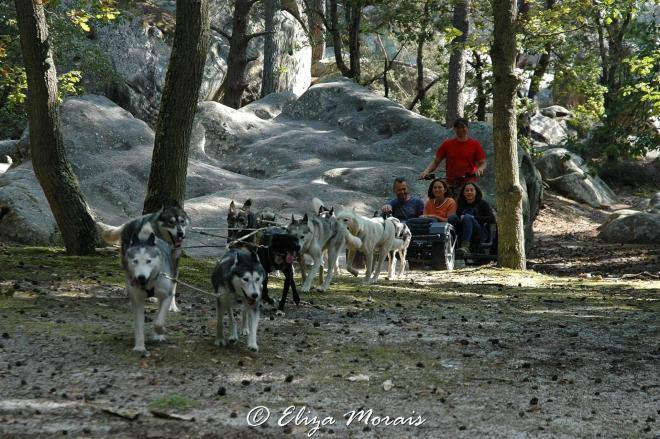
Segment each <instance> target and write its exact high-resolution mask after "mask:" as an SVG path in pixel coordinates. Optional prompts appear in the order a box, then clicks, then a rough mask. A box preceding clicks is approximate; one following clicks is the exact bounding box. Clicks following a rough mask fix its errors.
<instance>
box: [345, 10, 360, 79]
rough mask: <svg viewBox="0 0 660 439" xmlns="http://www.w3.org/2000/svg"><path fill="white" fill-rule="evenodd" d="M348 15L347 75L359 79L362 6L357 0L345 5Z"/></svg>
mask: <svg viewBox="0 0 660 439" xmlns="http://www.w3.org/2000/svg"><path fill="white" fill-rule="evenodd" d="M347 8H348V10H349V16H350V19H351V20H350V24H349V26H348V42H349V44H348V53H349V56H350V57H349V62H350V72H349V77H350V78H355V81H359V80H360V73H361V72H360V21H361V19H362V6H361V5H360V4H358V3H357V2H356V3H355V4H352V5H350V6H348V5H347Z"/></svg>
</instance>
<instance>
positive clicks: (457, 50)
mask: <svg viewBox="0 0 660 439" xmlns="http://www.w3.org/2000/svg"><path fill="white" fill-rule="evenodd" d="M469 9H470V0H459V1H458V2H456V4H455V6H454V18H453V20H452V26H454V27H455V28H456V29H458V30H460V31H461V32H462V34H461V35H459V36H457V37H456V38H454V39H453V40H452V42H451V46H452V51H451V56H450V57H449V81H448V84H447V119H446V121H447V128H451V127H452V126H453V124H454V120H456V118H458V117H463V113H464V110H465V102H464V99H463V88H464V87H465V42H466V41H467V37H468V34H469V32H470V22H469V19H468V10H469Z"/></svg>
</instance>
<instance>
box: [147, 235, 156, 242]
mask: <svg viewBox="0 0 660 439" xmlns="http://www.w3.org/2000/svg"><path fill="white" fill-rule="evenodd" d="M147 245H156V235H154V234H153V233H151V234H150V235H149V237H148V238H147Z"/></svg>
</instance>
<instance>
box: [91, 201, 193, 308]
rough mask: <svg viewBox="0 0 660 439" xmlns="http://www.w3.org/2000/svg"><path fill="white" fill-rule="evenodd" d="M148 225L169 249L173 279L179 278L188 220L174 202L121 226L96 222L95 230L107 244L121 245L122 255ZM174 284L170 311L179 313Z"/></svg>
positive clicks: (183, 211) (186, 215)
mask: <svg viewBox="0 0 660 439" xmlns="http://www.w3.org/2000/svg"><path fill="white" fill-rule="evenodd" d="M146 224H149V225H150V226H151V228H152V229H153V231H154V233H155V234H156V236H157V237H158V238H160V239H162V240H163V241H165V242H166V243H168V244H169V245H170V247H171V255H170V256H171V259H172V264H173V270H174V271H173V274H174V277H175V278H178V276H179V259H180V258H181V251H182V250H181V244H182V243H183V240H184V238H185V237H186V227H188V225H189V224H190V219H189V218H188V214H186V212H185V210H183V208H181V206H179V204H178V203H177V202H176V201H174V202H172V203H171V206H170V207H166V208H162V209H160V210H159V211H158V212H154V213H150V214H147V215H142V216H141V217H138V218H135V219H133V220H130V221H128V222H127V223H124V224H122V225H121V226H117V227H114V226H110V225H107V224H103V223H101V222H97V223H96V225H97V228H98V229H99V232H100V234H101V238H103V240H104V241H105V242H107V243H108V244H117V243H121V253H122V254H124V252H125V249H126V247H127V246H128V244H129V243H130V241H131V238H132V237H133V236H134V235H136V234H139V233H140V232H141V231H142V229H143V227H144V226H145V225H146ZM175 295H176V284H174V294H173V296H172V303H171V305H170V311H172V312H179V308H178V307H177V306H176V299H175Z"/></svg>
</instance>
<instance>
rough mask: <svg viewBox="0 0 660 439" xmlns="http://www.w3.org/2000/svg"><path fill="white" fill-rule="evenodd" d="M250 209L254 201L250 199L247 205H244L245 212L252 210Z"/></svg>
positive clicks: (246, 201) (246, 202)
mask: <svg viewBox="0 0 660 439" xmlns="http://www.w3.org/2000/svg"><path fill="white" fill-rule="evenodd" d="M250 207H252V199H251V198H248V199H247V200H245V203H243V210H250Z"/></svg>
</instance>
